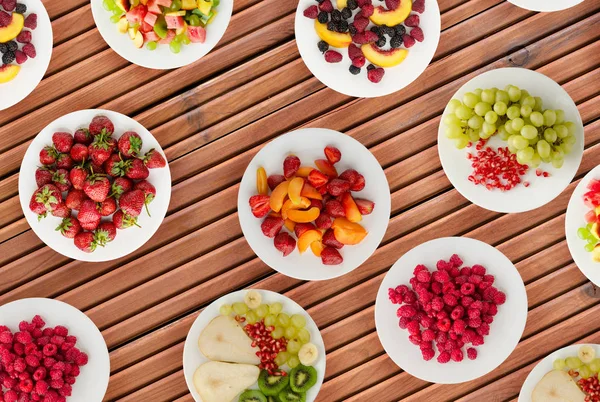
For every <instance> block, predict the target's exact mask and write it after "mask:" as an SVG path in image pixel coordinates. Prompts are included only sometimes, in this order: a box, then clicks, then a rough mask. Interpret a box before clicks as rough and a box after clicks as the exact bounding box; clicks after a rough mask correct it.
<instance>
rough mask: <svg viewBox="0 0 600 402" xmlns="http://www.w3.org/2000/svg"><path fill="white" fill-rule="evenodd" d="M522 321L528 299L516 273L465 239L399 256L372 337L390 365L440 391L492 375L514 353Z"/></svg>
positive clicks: (380, 296)
mask: <svg viewBox="0 0 600 402" xmlns="http://www.w3.org/2000/svg"><path fill="white" fill-rule="evenodd" d="M413 285H414V286H413ZM414 289H417V290H416V291H415V290H414ZM417 302H418V303H417ZM526 320H527V294H526V292H525V285H524V284H523V280H522V279H521V276H520V275H519V272H518V271H517V269H516V268H515V266H514V265H513V264H512V263H511V262H510V260H509V259H508V258H507V257H506V256H505V255H504V254H502V253H501V252H500V251H498V250H497V249H495V248H494V247H492V246H490V245H489V244H486V243H483V242H481V241H478V240H474V239H469V238H465V237H446V238H440V239H435V240H431V241H428V242H426V243H423V244H421V245H419V246H417V247H415V248H413V249H412V250H410V251H409V252H407V253H406V254H404V255H403V256H402V257H401V258H400V259H399V260H398V261H397V262H396V263H395V264H394V266H392V268H391V269H390V270H389V272H388V273H387V274H386V276H385V278H384V279H383V282H382V284H381V287H380V288H379V291H378V293H377V300H376V303H375V324H376V327H377V334H378V336H379V339H380V340H381V343H382V345H383V347H384V349H385V351H386V352H387V354H388V355H389V356H390V358H391V359H392V360H393V361H394V362H395V363H396V364H397V365H398V366H400V367H401V368H402V369H403V370H405V371H406V372H407V373H409V374H411V375H413V376H415V377H418V378H420V379H422V380H424V381H429V382H433V383H439V384H457V383H461V382H466V381H471V380H474V379H476V378H479V377H481V376H483V375H485V374H487V373H489V372H490V371H492V370H494V369H495V368H496V367H498V366H499V365H500V364H502V362H504V360H506V358H507V357H508V356H509V355H510V354H511V353H512V351H513V350H514V349H515V347H516V346H517V344H518V342H519V339H520V338H521V335H522V334H523V330H524V328H525V322H526Z"/></svg>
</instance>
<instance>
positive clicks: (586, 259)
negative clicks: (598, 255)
mask: <svg viewBox="0 0 600 402" xmlns="http://www.w3.org/2000/svg"><path fill="white" fill-rule="evenodd" d="M592 179H596V180H600V166H596V167H595V168H594V169H592V170H591V171H590V172H589V173H588V174H586V175H585V177H584V178H583V179H582V180H581V181H580V182H579V184H578V185H577V187H576V188H575V191H573V194H572V195H571V199H570V200H569V206H568V207H567V216H566V219H565V233H566V237H567V245H568V246H569V251H570V252H571V256H572V257H573V261H575V264H577V267H579V269H580V270H581V272H583V274H584V275H585V276H586V277H587V278H588V279H589V280H590V281H592V282H593V283H594V284H596V285H600V263H597V262H594V261H593V260H592V253H588V252H587V251H585V249H584V248H583V247H584V246H585V245H586V244H587V242H586V241H585V240H581V239H580V238H579V237H578V236H577V229H579V228H580V227H583V226H585V225H587V222H586V221H585V218H584V216H585V214H586V213H587V212H588V211H589V210H590V209H589V208H588V207H586V206H585V204H584V203H583V198H582V196H583V194H585V193H587V192H588V191H589V190H588V189H587V188H586V186H587V185H588V183H589V182H590V180H592Z"/></svg>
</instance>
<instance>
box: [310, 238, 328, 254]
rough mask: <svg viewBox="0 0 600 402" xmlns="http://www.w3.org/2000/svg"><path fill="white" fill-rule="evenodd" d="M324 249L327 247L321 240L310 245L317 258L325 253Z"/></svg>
mask: <svg viewBox="0 0 600 402" xmlns="http://www.w3.org/2000/svg"><path fill="white" fill-rule="evenodd" d="M324 248H325V246H324V245H323V242H321V240H318V241H313V242H312V243H310V249H311V251H312V252H313V254H314V255H315V256H317V257H320V256H321V253H322V252H323V249H324Z"/></svg>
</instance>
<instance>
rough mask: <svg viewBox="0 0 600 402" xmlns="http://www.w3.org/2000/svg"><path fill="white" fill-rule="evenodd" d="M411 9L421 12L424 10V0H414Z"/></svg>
mask: <svg viewBox="0 0 600 402" xmlns="http://www.w3.org/2000/svg"><path fill="white" fill-rule="evenodd" d="M412 10H413V11H414V12H415V13H419V14H423V13H424V12H425V0H415V1H413V3H412Z"/></svg>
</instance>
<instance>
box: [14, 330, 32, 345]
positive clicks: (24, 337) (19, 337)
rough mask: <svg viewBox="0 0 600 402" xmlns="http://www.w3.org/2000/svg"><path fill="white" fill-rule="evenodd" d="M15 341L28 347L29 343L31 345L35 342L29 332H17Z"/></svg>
mask: <svg viewBox="0 0 600 402" xmlns="http://www.w3.org/2000/svg"><path fill="white" fill-rule="evenodd" d="M15 341H17V342H19V343H21V344H23V345H27V344H28V343H31V341H33V338H32V336H31V334H30V333H29V332H17V333H16V334H15Z"/></svg>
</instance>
